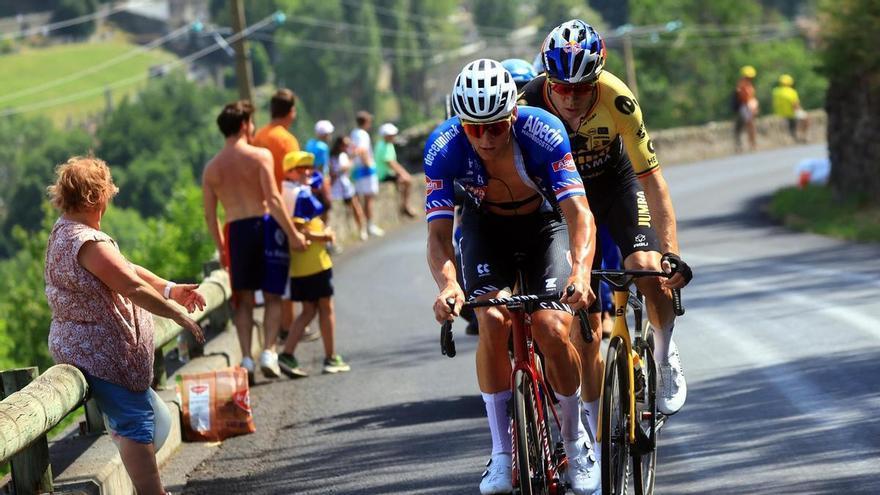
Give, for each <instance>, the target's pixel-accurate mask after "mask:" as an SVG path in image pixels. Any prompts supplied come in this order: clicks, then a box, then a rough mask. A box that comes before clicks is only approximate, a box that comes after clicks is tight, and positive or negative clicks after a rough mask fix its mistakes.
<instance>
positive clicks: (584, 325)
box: [565, 285, 593, 344]
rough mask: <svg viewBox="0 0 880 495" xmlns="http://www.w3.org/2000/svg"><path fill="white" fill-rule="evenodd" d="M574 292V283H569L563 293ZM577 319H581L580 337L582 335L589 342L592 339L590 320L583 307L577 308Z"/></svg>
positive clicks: (569, 293)
mask: <svg viewBox="0 0 880 495" xmlns="http://www.w3.org/2000/svg"><path fill="white" fill-rule="evenodd" d="M572 294H574V285H569V286H568V287H566V289H565V295H566V296H570V295H572ZM577 316H578V319H579V320H580V321H581V337H583V339H584V342H586V343H588V344H589V343H591V342H592V341H593V329H592V328H590V320H589V319H588V317H587V312H586V311H585V310H583V309H579V310H577Z"/></svg>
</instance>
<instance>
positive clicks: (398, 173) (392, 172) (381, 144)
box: [373, 123, 416, 218]
mask: <svg viewBox="0 0 880 495" xmlns="http://www.w3.org/2000/svg"><path fill="white" fill-rule="evenodd" d="M379 135H380V136H381V137H382V138H381V139H380V140H379V141H378V142H377V143H376V149H375V150H373V157H374V159H375V160H376V173H377V174H378V175H379V181H380V182H391V181H393V182H394V183H395V184H397V193H398V195H399V197H400V213H401V214H402V215H405V216H407V217H410V218H413V217H415V216H416V214H415V211H414V210H413V209H412V207H411V206H410V205H409V195H410V191H411V190H412V182H413V179H412V175H410V174H409V172H407V171H406V169H405V168H403V165H401V164H400V162H398V161H397V150H395V149H394V139H395V138H396V137H397V127H396V126H395V125H394V124H391V123H387V124H382V126H380V127H379Z"/></svg>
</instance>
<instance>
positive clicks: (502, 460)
mask: <svg viewBox="0 0 880 495" xmlns="http://www.w3.org/2000/svg"><path fill="white" fill-rule="evenodd" d="M507 295H509V293H507V292H505V291H501V292H494V293H491V294H487V295H485V296H482V297H481V298H480V299H485V298H490V297H505V296H507ZM477 320H478V321H479V326H480V329H481V330H480V333H479V342H478V344H477V380H478V382H479V385H480V390H481V391H482V393H483V400H484V402H485V403H486V413H487V416H488V419H489V429H490V431H491V433H492V459H491V460H490V461H489V466H488V468H487V470H486V473H485V474H484V477H483V481H482V482H481V483H480V492H481V493H482V494H492V493H508V492H510V491H511V490H512V480H511V470H510V452H511V446H512V440H511V436H510V423H509V417H508V415H507V401H508V400H509V399H510V373H511V365H510V358H509V356H508V353H507V342H508V338H509V335H510V324H509V318H508V314H507V311H506V310H505V309H503V308H499V307H490V308H480V309H478V310H477ZM531 321H532V335H533V337H534V339H535V341H536V342H537V344H538V346H539V347H540V348H541V352H542V353H543V354H544V357H545V362H546V371H547V379H548V380H549V381H550V384H551V385H552V387H553V389H554V390H555V392H556V397H557V399H559V403H560V421H561V424H562V431H561V433H562V438H563V441H564V446H565V450H566V455H567V456H568V457H569V462H570V467H569V471H570V481H571V483H572V488H573V489H574V491H575V493H576V494H590V493H593V492H594V491H595V490H596V489H597V488H598V487H599V483H600V480H599V474H598V465H597V464H596V458H595V456H593V455H592V454H591V453H590V452H589V450H590V448H591V446H590V441H589V437H588V436H587V431H586V428H585V427H584V425H583V423H582V422H581V418H580V414H579V410H578V398H579V383H580V380H579V379H578V376H579V373H572V370H579V362H578V352H577V349H576V348H575V347H574V345H573V344H572V342H571V340H570V338H569V335H570V334H569V329H570V328H571V321H572V316H571V315H570V314H568V313H566V312H564V311H556V310H540V311H536V312H535V313H533V314H532V316H531Z"/></svg>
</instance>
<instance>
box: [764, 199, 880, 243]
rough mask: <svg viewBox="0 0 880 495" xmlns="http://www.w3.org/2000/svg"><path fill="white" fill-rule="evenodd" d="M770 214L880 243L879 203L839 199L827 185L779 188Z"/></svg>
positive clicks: (795, 225)
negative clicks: (877, 204)
mask: <svg viewBox="0 0 880 495" xmlns="http://www.w3.org/2000/svg"><path fill="white" fill-rule="evenodd" d="M769 213H770V215H771V216H772V217H774V218H775V219H777V220H779V221H780V222H782V223H783V224H785V225H786V226H787V227H790V228H792V229H795V230H802V231H805V232H814V233H816V234H822V235H827V236H831V237H836V238H839V239H846V240H850V241H860V242H880V206H872V205H869V204H867V203H866V202H865V201H862V200H860V199H857V198H853V199H845V200H839V199H836V198H835V197H834V195H833V193H832V192H831V189H830V188H828V187H825V186H808V187H806V188H803V189H801V188H798V187H788V188H785V189H780V190H779V191H777V192H776V194H774V196H773V199H772V200H771V201H770V206H769Z"/></svg>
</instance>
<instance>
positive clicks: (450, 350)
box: [440, 285, 593, 358]
mask: <svg viewBox="0 0 880 495" xmlns="http://www.w3.org/2000/svg"><path fill="white" fill-rule="evenodd" d="M565 292H566V294H567V295H569V296H570V295H572V294H574V286H573V285H571V286H569V287H568V288H567V289H566V290H565ZM560 299H562V292H556V293H550V294H540V295H539V294H518V295H514V296H509V297H498V298H491V299H486V300H483V301H469V302H466V303H464V304H463V305H462V309H465V308H484V307H487V306H507V305H511V304H523V303H527V302H549V301H559V300H560ZM446 304H448V305H449V307H450V308H455V300H454V299H452V298H449V299H447V300H446ZM576 313H577V316H578V319H579V320H580V327H581V337H582V338H583V339H584V341H586V342H587V343H590V342H592V341H593V331H592V329H591V328H590V320H589V319H588V317H587V312H586V311H585V310H584V309H583V308H581V309H579V310H577V311H576ZM440 352H441V353H442V354H443V355H444V356H449V357H450V358H452V357H455V338H454V336H453V335H452V320H447V321H445V322H443V325H442V326H441V327H440Z"/></svg>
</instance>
